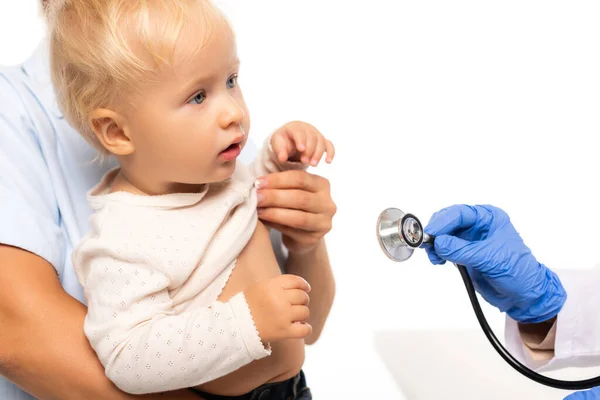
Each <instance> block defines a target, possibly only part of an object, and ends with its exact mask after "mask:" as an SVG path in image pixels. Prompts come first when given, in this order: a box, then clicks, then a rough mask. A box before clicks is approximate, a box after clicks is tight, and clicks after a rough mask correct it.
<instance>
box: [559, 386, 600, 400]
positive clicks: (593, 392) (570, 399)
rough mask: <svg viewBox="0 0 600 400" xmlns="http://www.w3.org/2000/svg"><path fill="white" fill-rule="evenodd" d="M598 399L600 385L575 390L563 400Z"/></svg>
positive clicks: (599, 396) (599, 397)
mask: <svg viewBox="0 0 600 400" xmlns="http://www.w3.org/2000/svg"><path fill="white" fill-rule="evenodd" d="M597 399H600V386H599V387H595V388H593V389H590V390H586V391H585V392H576V393H573V394H570V395H568V396H567V397H565V399H564V400H597Z"/></svg>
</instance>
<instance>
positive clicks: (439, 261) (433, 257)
mask: <svg viewBox="0 0 600 400" xmlns="http://www.w3.org/2000/svg"><path fill="white" fill-rule="evenodd" d="M421 248H423V249H424V250H425V252H426V253H427V257H429V261H431V263H432V264H433V265H443V264H445V263H446V260H444V259H443V258H441V257H440V256H438V255H437V254H436V253H435V249H434V248H433V245H431V244H429V243H425V244H423V245H422V246H421Z"/></svg>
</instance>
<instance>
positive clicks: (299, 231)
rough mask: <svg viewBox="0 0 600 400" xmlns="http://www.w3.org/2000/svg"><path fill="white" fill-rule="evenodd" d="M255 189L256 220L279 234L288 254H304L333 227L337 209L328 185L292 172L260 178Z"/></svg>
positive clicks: (308, 176) (311, 175)
mask: <svg viewBox="0 0 600 400" xmlns="http://www.w3.org/2000/svg"><path fill="white" fill-rule="evenodd" d="M259 182H260V185H259V188H258V192H257V193H258V217H259V218H260V219H261V221H263V223H264V224H265V225H267V226H270V227H272V228H273V229H276V230H278V231H280V232H281V233H282V235H283V244H284V245H285V246H286V247H287V248H288V250H289V251H290V252H292V253H296V254H301V253H306V252H309V251H311V250H313V249H314V248H316V246H317V245H318V244H319V243H320V241H321V239H323V236H325V234H326V233H328V232H329V231H330V230H331V228H332V224H333V216H334V215H335V213H336V211H337V207H336V205H335V203H334V202H333V199H332V198H331V193H330V185H329V181H328V180H327V179H326V178H323V177H321V176H318V175H314V174H311V173H308V172H306V171H300V170H293V171H285V172H276V173H272V174H269V175H266V176H263V177H261V178H260V180H259Z"/></svg>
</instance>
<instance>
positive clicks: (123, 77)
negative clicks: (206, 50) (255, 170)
mask: <svg viewBox="0 0 600 400" xmlns="http://www.w3.org/2000/svg"><path fill="white" fill-rule="evenodd" d="M46 13H47V17H48V26H49V29H50V69H51V77H52V82H53V85H54V87H55V90H56V96H57V101H58V105H59V107H60V109H61V111H62V112H63V114H64V116H65V119H66V120H67V121H68V122H69V123H70V124H71V125H72V126H73V127H74V128H75V129H77V130H78V131H79V132H80V133H81V135H82V136H83V137H84V138H85V139H86V140H87V141H88V142H89V143H90V144H91V145H92V146H94V147H95V148H96V149H97V150H98V151H99V152H100V153H101V154H102V155H107V154H108V151H107V150H106V149H105V148H104V147H103V146H102V144H101V143H100V141H99V140H98V139H97V138H96V135H95V134H94V131H93V130H92V128H91V126H90V117H91V114H92V112H93V111H94V110H96V109H98V108H108V107H111V106H114V105H115V104H116V103H117V102H118V101H120V100H122V99H126V98H127V97H128V96H131V94H132V93H134V92H135V91H136V84H138V83H139V82H144V81H148V80H151V79H152V77H153V75H154V74H155V71H156V70H157V68H159V67H161V66H163V65H170V66H172V65H173V63H174V62H175V61H174V58H175V55H174V49H175V45H176V43H177V41H178V39H179V37H180V35H181V32H182V30H183V29H185V27H186V26H188V25H186V24H194V26H193V27H194V29H198V30H199V32H200V34H199V35H198V37H197V39H198V40H197V47H196V51H200V50H201V49H202V47H203V46H204V45H205V44H206V43H207V42H208V41H209V40H211V36H212V35H214V34H218V33H219V31H221V32H222V29H219V28H220V27H223V26H224V25H223V24H225V25H226V26H227V27H229V23H228V21H227V19H226V18H225V16H224V15H223V13H221V12H220V10H218V9H217V8H216V7H215V6H214V5H213V4H212V3H211V2H210V1H209V0H52V1H50V3H49V5H48V6H47V9H46ZM228 31H229V30H228ZM140 45H141V49H142V50H143V51H144V53H145V54H144V55H146V56H150V58H151V60H152V62H150V63H149V62H148V61H144V60H143V58H146V59H147V58H148V57H143V55H142V57H140V55H139V53H140V52H139V50H138V51H137V54H136V52H135V51H134V47H136V48H137V47H138V46H140Z"/></svg>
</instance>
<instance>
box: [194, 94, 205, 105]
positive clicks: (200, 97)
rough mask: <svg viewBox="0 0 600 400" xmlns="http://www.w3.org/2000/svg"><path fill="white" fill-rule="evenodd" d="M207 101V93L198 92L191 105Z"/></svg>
mask: <svg viewBox="0 0 600 400" xmlns="http://www.w3.org/2000/svg"><path fill="white" fill-rule="evenodd" d="M205 99H206V93H204V92H203V91H202V92H198V94H196V95H195V96H194V97H192V99H191V100H190V103H191V104H200V103H202V102H203V101H204V100H205Z"/></svg>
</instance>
